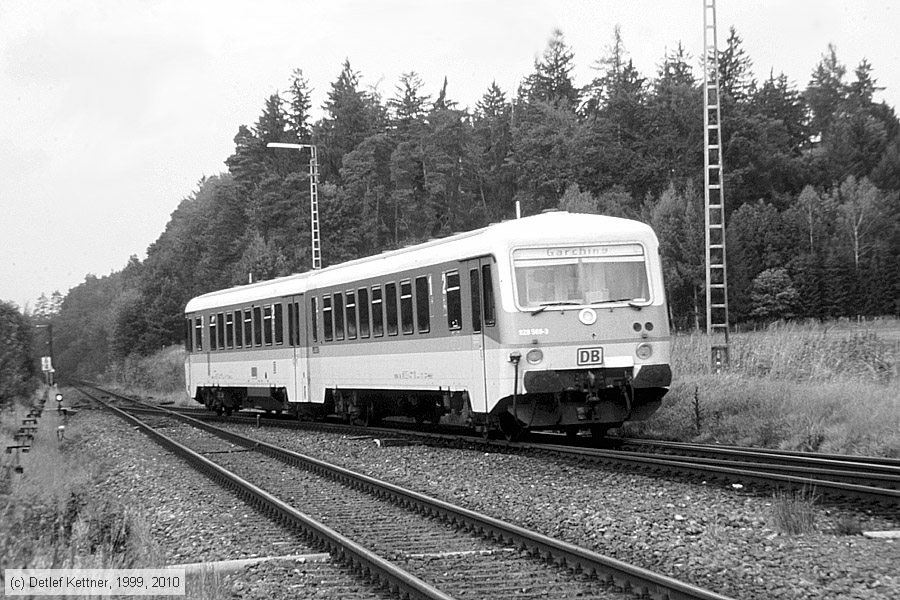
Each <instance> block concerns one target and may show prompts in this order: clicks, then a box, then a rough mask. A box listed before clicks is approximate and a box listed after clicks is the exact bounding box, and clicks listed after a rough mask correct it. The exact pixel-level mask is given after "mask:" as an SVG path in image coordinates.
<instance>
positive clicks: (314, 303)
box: [309, 296, 319, 342]
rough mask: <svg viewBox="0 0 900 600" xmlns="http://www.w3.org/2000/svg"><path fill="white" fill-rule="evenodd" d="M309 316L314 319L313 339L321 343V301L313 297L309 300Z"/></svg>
mask: <svg viewBox="0 0 900 600" xmlns="http://www.w3.org/2000/svg"><path fill="white" fill-rule="evenodd" d="M309 314H310V316H311V317H312V339H313V341H314V342H318V341H319V299H318V298H316V297H315V296H313V297H312V298H310V299H309Z"/></svg>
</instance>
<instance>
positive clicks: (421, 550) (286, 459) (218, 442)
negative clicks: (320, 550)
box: [82, 390, 724, 600]
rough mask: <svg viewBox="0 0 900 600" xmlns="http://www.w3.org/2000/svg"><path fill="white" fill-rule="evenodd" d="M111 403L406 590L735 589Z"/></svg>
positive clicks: (368, 573) (267, 507)
mask: <svg viewBox="0 0 900 600" xmlns="http://www.w3.org/2000/svg"><path fill="white" fill-rule="evenodd" d="M82 391H84V390H82ZM85 393H86V394H89V392H85ZM91 395H92V397H94V398H96V399H97V400H98V401H99V400H100V399H99V398H97V397H96V395H93V394H91ZM106 404H107V405H108V404H109V403H106ZM110 408H111V409H112V410H114V411H116V412H117V414H119V415H120V416H122V417H123V418H126V419H128V420H129V422H131V423H133V424H134V425H135V426H137V427H139V428H141V429H142V430H144V431H145V432H147V433H148V434H149V435H151V436H152V437H153V438H154V439H156V440H157V441H158V442H160V443H161V444H162V445H164V446H165V447H167V448H169V449H171V450H173V451H174V452H176V453H178V454H179V455H180V456H182V457H184V458H185V459H186V460H188V461H189V462H190V463H191V464H194V465H195V466H197V467H198V468H200V469H201V470H203V471H204V472H206V473H207V474H209V475H210V476H211V477H213V478H214V479H216V480H218V481H221V482H223V483H225V484H226V485H228V486H229V487H232V488H234V489H236V490H238V493H239V494H240V495H242V496H245V497H247V498H248V499H250V502H251V503H253V504H255V505H256V506H257V507H259V509H260V510H261V511H263V512H264V513H266V514H269V515H271V516H272V517H273V518H276V519H278V520H280V521H284V522H289V523H291V524H293V525H295V526H297V527H298V528H300V530H301V531H303V532H304V535H305V536H306V537H307V538H308V539H309V540H311V541H314V542H315V543H317V544H318V545H320V546H323V547H324V548H326V549H327V550H328V551H329V552H330V553H332V554H333V555H334V556H335V557H337V558H338V559H340V560H341V561H342V562H346V563H349V564H350V565H351V566H352V567H353V568H355V569H356V570H358V571H359V572H361V573H363V574H364V575H365V577H367V578H369V579H373V580H375V581H377V582H379V583H380V585H382V586H384V587H386V588H388V589H390V590H391V591H392V592H393V593H395V594H396V595H398V596H400V597H410V598H452V597H492V598H529V597H533V598H553V597H557V598H569V597H576V596H577V597H595V598H614V597H621V594H620V592H630V593H631V594H632V595H638V596H642V597H650V598H660V599H662V598H670V599H689V598H690V599H701V598H703V599H710V600H711V599H723V598H724V596H721V595H718V594H716V593H713V592H710V591H707V590H704V589H702V588H698V587H696V586H693V585H690V584H687V583H684V582H680V581H677V580H675V579H671V578H668V577H665V576H662V575H658V574H656V573H653V572H650V571H647V570H645V569H641V568H638V567H635V566H633V565H628V564H626V563H623V562H621V561H618V560H615V559H611V558H609V557H605V556H602V555H600V554H597V553H595V552H593V551H590V550H586V549H583V548H579V547H577V546H574V545H571V544H568V543H565V542H562V541H559V540H556V539H553V538H550V537H547V536H545V535H542V534H539V533H536V532H532V531H528V530H526V529H523V528H521V527H518V526H515V525H511V524H508V523H504V522H502V521H500V520H498V519H494V518H492V517H488V516H486V515H481V514H478V513H475V512H473V511H470V510H468V509H464V508H461V507H457V506H454V505H451V504H448V503H446V502H443V501H439V500H435V499H433V498H429V497H427V496H424V495H422V494H420V493H417V492H413V491H410V490H405V489H403V488H401V487H399V486H396V485H393V484H389V483H385V482H381V481H378V480H375V479H373V478H370V477H367V476H364V475H360V474H357V473H353V472H351V471H349V470H347V469H344V468H341V467H337V466H334V465H329V464H327V463H324V462H322V461H319V460H316V459H313V458H310V457H306V456H303V455H300V454H298V453H295V452H291V451H288V450H285V449H282V448H279V447H277V446H274V445H271V444H266V443H263V442H261V441H258V440H254V439H252V438H248V437H245V436H241V435H237V434H235V433H231V432H228V431H225V430H221V429H219V428H216V427H215V426H213V425H210V424H208V423H203V422H199V421H197V420H195V419H192V418H190V417H186V416H182V415H176V414H174V413H171V412H165V411H163V410H160V409H158V408H155V407H154V408H151V409H149V410H148V409H147V408H146V407H145V408H142V409H140V410H138V411H135V410H132V409H129V408H126V409H122V408H116V407H110ZM132 413H135V414H137V413H139V414H140V415H141V417H140V418H138V417H137V416H135V414H132ZM286 465H290V468H289V470H287V471H286ZM301 509H302V511H303V512H301Z"/></svg>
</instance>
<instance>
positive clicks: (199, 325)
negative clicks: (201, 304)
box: [194, 317, 203, 352]
mask: <svg viewBox="0 0 900 600" xmlns="http://www.w3.org/2000/svg"><path fill="white" fill-rule="evenodd" d="M194 349H195V350H197V351H198V352H199V351H201V350H203V317H197V318H196V319H195V320H194Z"/></svg>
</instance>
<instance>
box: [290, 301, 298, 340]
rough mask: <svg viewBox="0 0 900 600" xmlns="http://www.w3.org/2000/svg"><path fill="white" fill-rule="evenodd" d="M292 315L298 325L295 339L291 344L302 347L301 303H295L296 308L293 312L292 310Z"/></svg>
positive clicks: (295, 328)
mask: <svg viewBox="0 0 900 600" xmlns="http://www.w3.org/2000/svg"><path fill="white" fill-rule="evenodd" d="M291 315H293V317H294V323H296V325H295V326H294V337H293V341H292V342H291V344H293V345H294V346H299V345H300V303H299V302H294V308H293V310H291Z"/></svg>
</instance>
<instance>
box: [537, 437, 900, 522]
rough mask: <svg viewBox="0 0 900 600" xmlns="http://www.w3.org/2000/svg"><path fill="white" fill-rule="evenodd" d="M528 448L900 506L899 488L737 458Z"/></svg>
mask: <svg viewBox="0 0 900 600" xmlns="http://www.w3.org/2000/svg"><path fill="white" fill-rule="evenodd" d="M529 448H531V449H533V450H537V451H542V452H547V453H552V454H557V455H562V456H567V457H570V458H571V457H579V458H582V459H583V460H586V461H591V462H597V463H603V464H612V465H623V464H625V465H631V466H635V467H640V468H644V469H649V470H657V471H658V470H663V469H665V470H666V471H667V472H669V471H671V470H677V471H680V472H684V473H689V474H692V475H704V476H710V477H722V478H723V479H727V480H738V481H740V482H746V481H752V482H754V483H758V484H763V485H767V486H772V485H784V486H786V487H789V488H792V489H814V490H816V491H817V492H824V493H827V494H831V495H836V496H839V497H847V496H850V497H856V498H863V499H865V500H868V501H873V502H877V503H879V504H884V505H886V506H889V507H890V506H898V505H900V490H898V489H890V488H883V487H873V486H867V485H859V484H854V483H847V482H841V481H829V480H827V479H816V478H813V477H800V476H796V475H785V474H781V473H773V472H771V471H770V470H769V469H771V468H772V466H771V465H752V466H749V467H748V468H743V467H744V465H741V464H740V463H735V462H734V461H710V460H703V459H696V458H694V457H674V458H673V457H670V456H667V455H661V454H636V453H633V452H624V451H614V450H596V449H586V448H573V447H571V446H557V445H552V444H541V445H534V446H529ZM731 465H734V466H731Z"/></svg>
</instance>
